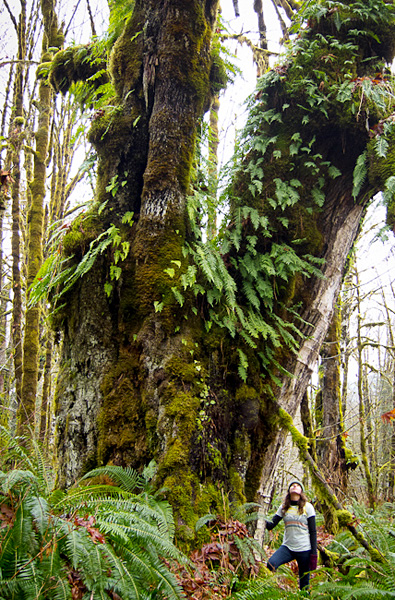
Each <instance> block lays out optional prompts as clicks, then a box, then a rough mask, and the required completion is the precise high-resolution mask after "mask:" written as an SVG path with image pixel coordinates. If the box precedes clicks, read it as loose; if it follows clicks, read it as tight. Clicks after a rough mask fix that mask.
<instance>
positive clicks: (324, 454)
mask: <svg viewBox="0 0 395 600" xmlns="http://www.w3.org/2000/svg"><path fill="white" fill-rule="evenodd" d="M340 328H341V321H340V309H339V306H338V305H336V308H335V311H334V314H333V319H332V323H331V325H330V327H329V330H328V334H327V337H326V339H325V343H324V344H323V347H322V350H321V361H322V381H321V386H322V430H321V434H320V437H319V438H318V439H317V454H318V456H319V458H320V463H321V464H322V465H323V472H324V473H325V475H326V477H327V480H328V481H329V482H330V483H331V486H332V488H333V489H334V490H335V491H336V493H337V494H339V492H341V493H342V494H346V492H347V483H348V469H349V468H350V465H348V464H347V457H346V448H345V439H344V437H342V434H343V433H344V421H343V412H342V397H341V376H340V366H341V353H340Z"/></svg>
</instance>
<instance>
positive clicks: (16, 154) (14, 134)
mask: <svg viewBox="0 0 395 600" xmlns="http://www.w3.org/2000/svg"><path fill="white" fill-rule="evenodd" d="M17 33H18V64H17V65H16V69H15V81H14V92H13V108H12V122H11V126H10V135H9V139H10V146H11V165H12V166H11V169H12V177H13V183H12V186H11V198H12V208H11V214H12V226H11V227H12V233H11V254H12V293H13V302H12V326H11V331H12V345H13V348H14V350H13V362H14V374H15V394H16V400H17V404H19V402H20V400H21V396H22V329H21V327H22V325H21V324H22V286H21V281H22V278H21V269H20V262H21V245H20V235H21V223H20V218H21V216H20V193H21V152H22V145H23V139H24V132H23V130H24V125H25V119H24V116H23V91H24V83H25V68H24V65H23V61H24V60H25V58H26V2H21V12H20V15H19V20H18V25H17Z"/></svg>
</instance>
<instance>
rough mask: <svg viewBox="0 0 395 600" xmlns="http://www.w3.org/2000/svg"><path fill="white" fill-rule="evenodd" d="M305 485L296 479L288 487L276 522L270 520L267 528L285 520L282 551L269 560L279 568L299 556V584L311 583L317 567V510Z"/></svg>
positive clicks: (271, 527) (297, 559)
mask: <svg viewBox="0 0 395 600" xmlns="http://www.w3.org/2000/svg"><path fill="white" fill-rule="evenodd" d="M303 491H304V490H303V485H302V484H301V483H300V481H297V480H294V481H291V483H290V484H289V486H288V493H287V495H286V496H285V499H284V502H283V504H282V506H280V508H279V509H278V511H277V512H276V514H275V515H274V517H273V519H272V521H266V529H268V530H269V531H270V530H271V529H273V527H275V526H276V525H277V523H279V522H280V521H281V519H284V525H285V530H284V538H283V543H282V545H281V546H280V548H279V549H278V550H276V552H275V553H274V554H273V556H271V557H270V558H269V560H268V563H267V566H268V568H269V569H270V570H271V571H276V570H277V569H278V567H280V566H281V565H283V564H285V563H287V562H290V561H291V560H293V559H296V561H297V563H298V569H299V587H300V589H302V588H305V587H307V586H308V585H309V577H310V571H314V569H316V568H317V529H316V524H315V510H314V507H313V505H312V504H310V502H307V498H306V496H305V495H304V493H303Z"/></svg>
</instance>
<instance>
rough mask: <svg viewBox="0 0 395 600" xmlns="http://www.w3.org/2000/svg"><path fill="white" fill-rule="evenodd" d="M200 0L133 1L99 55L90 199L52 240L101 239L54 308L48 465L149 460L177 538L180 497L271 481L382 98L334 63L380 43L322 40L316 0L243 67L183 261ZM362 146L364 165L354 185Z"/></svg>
mask: <svg viewBox="0 0 395 600" xmlns="http://www.w3.org/2000/svg"><path fill="white" fill-rule="evenodd" d="M324 4H325V3H324ZM216 9H217V2H216V1H214V0H211V1H210V0H206V1H203V0H200V1H198V0H191V2H189V3H185V2H184V1H181V0H171V1H166V2H165V1H164V0H162V1H160V2H154V1H153V0H150V1H148V2H147V1H145V2H143V1H142V0H140V1H137V2H136V5H135V9H134V12H133V15H132V17H131V19H130V20H129V21H128V22H127V23H126V25H125V29H124V32H123V34H122V35H121V37H120V38H119V39H118V41H117V42H116V44H115V46H114V48H113V51H112V55H111V61H110V68H111V74H112V77H113V79H114V84H115V89H116V93H117V104H116V105H115V109H114V108H109V109H108V110H107V111H102V113H101V114H100V115H96V118H95V120H94V122H93V125H92V129H91V133H90V137H91V140H92V142H93V143H94V144H95V146H96V149H97V151H98V155H99V167H98V176H99V178H98V188H97V200H98V206H97V207H96V209H93V210H92V211H91V212H89V213H88V214H86V215H83V216H81V217H80V218H79V219H78V220H77V222H76V223H75V224H74V225H73V227H72V229H71V231H70V232H69V233H68V234H67V235H66V237H65V239H64V244H63V246H64V250H65V252H66V254H68V255H70V256H71V255H74V257H75V258H74V259H73V260H76V259H78V258H81V257H82V256H83V255H85V256H88V257H89V252H88V254H87V251H88V248H89V242H90V241H91V240H94V239H96V240H97V236H98V234H101V233H102V232H106V233H105V235H104V237H101V238H100V239H99V240H97V241H96V242H94V244H99V243H100V244H103V243H104V242H103V240H108V241H109V245H108V246H107V252H104V253H103V254H101V255H99V256H98V258H96V261H95V263H94V266H93V267H92V268H91V270H90V271H89V272H87V273H86V274H85V275H84V277H83V278H81V279H79V280H78V281H77V283H75V285H74V286H73V288H71V289H70V290H69V291H68V292H67V295H66V296H65V297H66V299H67V307H66V308H65V309H63V310H61V311H60V312H59V313H58V319H59V326H60V327H61V328H62V329H63V332H64V342H63V359H62V369H61V373H60V375H59V382H58V392H57V433H58V458H59V463H60V477H61V482H62V483H63V484H64V485H68V484H70V483H72V482H73V481H74V479H75V477H77V476H78V475H79V474H80V473H81V471H83V470H85V469H87V468H89V467H91V466H93V465H95V464H98V463H105V462H113V463H119V464H129V465H132V466H134V467H137V468H140V467H141V466H142V465H144V464H146V463H148V462H149V461H150V460H151V459H152V458H153V459H155V460H156V462H157V464H158V470H157V474H156V483H157V485H162V484H163V485H164V486H165V487H166V489H167V494H168V497H169V499H170V500H171V501H172V503H173V505H174V506H175V508H176V511H177V515H178V518H179V521H178V526H179V535H182V536H183V537H184V541H186V542H187V541H188V540H191V539H192V538H193V537H194V532H193V525H194V522H195V521H196V517H197V515H198V514H202V513H205V512H211V511H213V510H215V507H216V503H217V502H218V501H219V499H220V498H221V496H220V493H219V487H221V486H222V487H224V488H225V489H227V490H229V493H230V498H231V499H234V500H237V501H239V502H242V501H243V500H244V499H245V498H248V499H253V498H254V496H255V494H256V492H257V490H258V488H259V487H260V486H261V487H263V488H265V486H266V485H268V484H269V478H270V477H271V475H272V472H273V468H274V466H275V463H276V459H277V457H278V455H279V452H280V451H281V442H282V435H283V434H282V433H281V431H280V432H279V426H280V422H279V416H278V404H280V406H282V407H283V408H286V410H287V411H288V413H290V414H294V413H295V411H296V409H297V407H298V405H299V404H300V402H301V399H302V398H303V395H304V394H305V391H306V387H307V384H308V381H309V378H310V374H311V371H312V368H313V365H314V364H315V362H316V360H317V357H318V353H319V349H320V347H321V344H322V342H323V340H324V339H325V335H326V332H327V330H328V327H329V325H330V323H331V319H332V309H333V304H334V301H335V299H336V298H337V297H338V294H339V290H340V285H341V281H342V277H343V270H344V265H345V262H346V258H347V254H348V252H349V250H350V248H351V246H352V244H353V241H354V240H355V237H356V235H357V232H358V228H359V224H360V220H361V217H362V215H363V212H364V207H365V206H366V203H367V202H368V201H369V198H370V197H371V196H372V195H373V194H374V193H375V192H376V191H377V190H378V189H381V187H382V186H383V185H384V182H385V181H386V177H388V170H389V167H388V169H387V165H388V163H389V162H390V161H387V163H386V162H385V161H383V164H384V169H383V170H381V166H380V169H379V168H378V165H379V161H378V159H376V156H375V154H374V152H373V150H372V148H371V145H372V144H373V142H374V141H375V140H373V142H371V139H370V137H369V134H368V132H367V131H366V126H365V121H366V119H367V118H368V117H367V115H369V118H370V122H371V124H372V126H374V125H375V124H377V123H378V122H379V120H380V119H381V118H382V113H380V114H379V109H378V108H377V107H375V105H374V103H369V102H368V100H367V99H366V96H364V95H363V94H360V87H358V85H355V86H354V85H353V84H352V83H350V76H349V74H350V71H351V75H352V76H353V77H355V78H357V79H358V78H362V77H367V78H369V79H370V80H371V81H373V80H372V79H371V77H372V73H374V72H375V70H376V68H377V66H378V64H382V58H381V57H382V56H386V55H387V54H388V52H389V50H388V46H387V45H386V46H385V47H384V46H383V47H382V48H381V47H380V45H379V50H380V55H376V54H374V59H373V58H372V60H371V61H366V60H365V59H366V56H365V54H366V52H369V48H366V47H365V46H364V42H362V45H361V47H359V46H358V45H357V42H358V40H359V39H360V38H359V37H358V36H357V35H356V34H351V35H354V37H353V38H352V39H353V40H354V41H355V47H354V48H353V49H352V51H350V48H349V47H348V46H347V43H346V42H345V40H344V38H345V37H346V38H347V35H348V32H349V29H350V27H349V26H348V28H347V27H346V28H345V30H344V31H343V30H341V31H340V33H338V37H339V40H338V46H336V43H333V39H334V36H336V23H335V21H334V19H335V17H334V16H333V12H332V11H328V14H327V18H326V19H324V18H323V19H322V20H321V21H320V20H318V21H317V20H314V19H313V18H312V19H311V25H310V27H308V28H307V29H306V31H305V32H304V33H303V35H301V36H300V38H298V44H302V45H303V44H304V46H302V47H299V48H296V49H295V50H294V52H293V54H290V55H289V57H288V62H287V63H286V65H284V66H282V67H279V68H277V69H275V70H274V71H271V72H270V73H268V74H267V75H266V76H265V77H264V78H263V79H262V81H261V82H260V87H259V90H258V92H257V94H256V97H255V103H254V105H253V107H252V109H251V117H250V120H249V124H248V125H247V130H248V135H247V140H246V142H245V145H244V146H243V149H244V154H243V155H242V156H239V157H238V161H237V167H238V172H237V173H236V174H235V176H234V178H233V180H232V183H231V186H230V188H229V193H230V200H231V202H230V204H231V209H230V210H231V218H230V220H229V222H228V227H227V230H226V232H225V233H224V236H223V238H221V240H219V241H218V244H219V245H220V244H222V246H221V252H222V253H221V252H219V251H218V250H217V247H216V246H215V245H214V244H210V243H209V244H208V245H206V246H205V247H204V246H203V245H202V244H201V245H199V244H198V245H197V248H198V249H197V250H196V252H195V254H194V257H195V261H196V263H197V265H198V266H196V264H193V260H192V258H191V255H189V256H188V257H187V255H186V254H185V252H183V248H184V245H185V242H188V243H189V244H191V245H193V243H194V242H195V241H196V239H195V238H194V235H193V231H194V230H193V227H192V226H190V225H189V223H188V221H187V211H186V195H187V193H188V192H189V182H190V177H191V167H192V159H193V152H194V144H195V135H196V128H197V123H198V119H199V117H200V116H201V114H202V112H203V111H204V110H205V109H207V108H208V104H209V103H208V98H209V95H210V73H211V75H212V71H211V56H210V41H211V36H212V32H213V27H214V24H215V17H216ZM347 10H349V9H348V7H347V3H344V11H345V12H346V11H347ZM372 10H376V9H372ZM377 10H378V9H377ZM380 10H381V11H383V7H382V6H381V4H380ZM384 12H385V11H384ZM380 14H381V13H380ZM383 15H384V13H383ZM375 18H376V17H375ZM380 18H381V17H380ZM382 19H384V20H383V21H382V22H380V23H381V24H380V27H381V25H383V27H384V25H385V24H386V23H387V22H388V23H389V25H388V27H393V24H394V22H395V19H394V18H392V20H391V19H389V18H388V16H385V15H384V16H383V17H382ZM375 22H376V21H374V23H375ZM345 23H348V21H347V20H346V19H345ZM365 25H366V24H363V26H365ZM355 27H357V24H356V23H354V22H353V27H352V31H355ZM391 31H392V29H391ZM325 35H327V36H328V39H326V38H325ZM376 37H377V36H376ZM323 39H324V41H323ZM336 53H337V54H336ZM328 55H333V56H335V58H336V67H332V66H331V62H330V61H326V60H325V59H326V58H327V57H328ZM59 58H60V60H59V61H58V63H57V65H58V66H57V69H58V71H54V75H53V76H54V77H55V78H56V77H57V74H59V64H60V63H61V59H62V57H59ZM325 65H327V66H326V67H325ZM350 65H351V66H350ZM318 66H319V67H320V71H319V72H318V71H317V69H318ZM325 69H326V70H325ZM307 72H308V74H309V77H310V78H311V81H312V85H311V87H309V86H306V83H305V81H304V79H303V78H304V76H305V75H306V73H307ZM343 84H344V86H343V88H344V89H345V91H344V89H343V88H342V85H343ZM372 85H380V83H372ZM339 89H342V90H343V92H344V93H343V94H342V95H339ZM375 90H376V91H377V89H376V88H375ZM346 92H347V93H346ZM358 109H359V111H360V113H361V116H360V115H358V118H356V112H355V111H356V110H358ZM362 112H363V114H362ZM386 114H387V113H386ZM369 144H370V145H369ZM388 148H389V149H390V150H391V151H392V148H393V146H392V142H391V140H390V141H389V142H388ZM365 152H366V154H364V153H365ZM361 155H362V157H363V158H366V160H365V162H364V165H367V164H368V163H369V165H368V166H369V177H366V176H365V177H362V178H359V180H358V185H356V184H355V178H354V176H353V174H354V169H355V166H356V163H357V161H358V160H359V161H360V162H361V158H360V157H361ZM368 156H369V160H370V162H369V161H368V160H367V157H368ZM380 165H381V163H380ZM367 168H368V167H367V166H366V169H367ZM386 169H387V170H386ZM365 175H366V173H365ZM98 207H100V208H98ZM131 212H133V213H134V217H133V220H134V222H133V225H132V226H131V225H130V217H131V214H130V213H131ZM118 234H119V236H120V239H121V240H123V242H124V246H122V248H123V250H124V255H123V256H124V260H123V261H120V260H118V259H119V248H120V247H121V246H120V242H119V244H118V242H115V241H114V240H115V236H116V235H118ZM118 241H119V240H118ZM117 244H118V245H117ZM90 252H92V247H91V250H90ZM125 254H127V256H125ZM117 261H118V262H117ZM119 265H121V267H122V268H121V270H120V271H118V270H117V267H119ZM198 267H199V269H198ZM111 274H112V275H113V276H114V277H113V279H112V280H111ZM117 276H119V279H116V277H117ZM194 276H196V281H195V279H194ZM188 277H189V280H188ZM221 277H222V278H223V279H221ZM223 282H225V283H223ZM105 283H107V285H106V291H105V289H104V284H105ZM109 283H110V284H111V285H112V289H111V287H110V285H108V284H109ZM199 285H200V287H199ZM106 292H107V293H106ZM107 294H108V295H107ZM62 301H63V299H61V302H62ZM297 348H298V350H297Z"/></svg>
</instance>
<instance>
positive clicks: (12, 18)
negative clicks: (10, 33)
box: [3, 0, 18, 33]
mask: <svg viewBox="0 0 395 600" xmlns="http://www.w3.org/2000/svg"><path fill="white" fill-rule="evenodd" d="M3 2H4V6H5V7H6V9H7V10H8V14H9V15H10V19H11V21H12V24H13V26H14V27H15V31H16V32H17V33H18V22H17V20H16V18H15V17H14V14H13V12H12V10H11V8H10V7H9V5H8V2H7V0H3Z"/></svg>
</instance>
